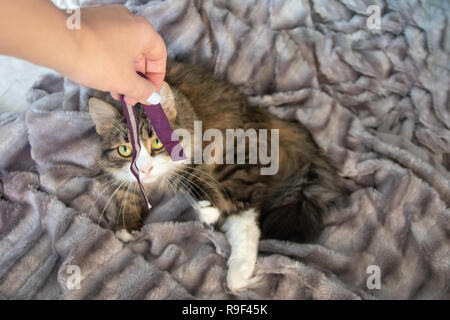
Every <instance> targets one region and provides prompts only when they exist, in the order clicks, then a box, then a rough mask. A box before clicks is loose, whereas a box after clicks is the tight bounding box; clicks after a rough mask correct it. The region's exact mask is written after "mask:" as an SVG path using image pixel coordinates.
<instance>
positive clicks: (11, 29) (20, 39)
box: [0, 0, 80, 73]
mask: <svg viewBox="0 0 450 320" xmlns="http://www.w3.org/2000/svg"><path fill="white" fill-rule="evenodd" d="M19 17H20V18H19ZM66 20H67V16H66V15H65V14H64V12H63V11H61V10H59V9H58V8H56V7H55V6H54V5H53V4H52V3H51V2H50V0H0V54H6V55H12V56H15V57H18V58H22V59H25V60H28V61H31V62H33V63H35V64H39V65H42V66H45V67H49V68H52V69H54V70H56V71H58V72H61V73H66V72H67V71H68V70H67V68H68V67H69V66H72V67H73V66H74V64H75V63H76V56H77V51H78V47H79V45H80V44H79V43H78V39H79V33H80V31H79V30H71V29H68V28H67V26H66Z"/></svg>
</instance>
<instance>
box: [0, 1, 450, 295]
mask: <svg viewBox="0 0 450 320" xmlns="http://www.w3.org/2000/svg"><path fill="white" fill-rule="evenodd" d="M112 2H115V3H117V2H120V1H113V0H105V1H100V0H98V1H84V2H82V4H83V5H87V4H93V3H95V4H103V3H112ZM122 2H123V3H125V4H126V5H127V6H128V7H129V8H130V10H132V11H133V12H136V13H139V14H141V15H143V16H145V17H147V18H148V19H149V20H150V21H151V22H152V24H153V25H154V27H155V28H156V29H157V30H158V31H159V32H160V33H161V34H162V36H163V37H164V39H165V41H166V43H167V46H168V52H169V55H170V56H171V57H174V58H176V59H179V60H185V61H190V62H193V63H198V64H202V65H205V66H206V67H209V68H210V69H211V70H212V71H213V72H215V73H216V74H217V75H218V76H222V77H224V78H226V79H228V80H229V81H231V82H233V83H235V84H236V85H238V86H239V88H240V89H241V90H242V91H243V92H244V93H245V94H247V95H248V97H249V101H250V102H251V104H252V105H261V106H264V107H267V108H269V109H270V110H271V111H272V112H274V113H276V114H277V115H279V116H280V117H282V118H284V119H290V120H297V121H301V122H303V123H304V124H305V125H306V126H307V127H308V128H309V129H310V130H311V132H312V134H313V136H314V138H315V140H316V141H317V142H318V144H319V145H320V146H321V147H322V148H323V149H324V150H325V152H326V153H327V154H328V155H329V156H330V158H331V159H333V161H334V163H335V164H336V165H337V166H338V168H339V169H340V170H341V172H342V175H343V176H345V177H348V178H349V179H351V181H352V182H353V185H352V190H353V192H352V194H351V199H350V200H351V201H350V205H349V206H348V207H346V208H341V209H339V210H335V211H333V212H331V213H330V214H329V215H328V216H327V217H326V229H325V231H324V232H323V234H322V236H321V237H320V239H319V241H318V242H317V243H314V244H313V243H305V244H295V243H290V242H280V241H275V240H265V241H262V242H261V243H260V247H259V250H260V251H259V258H258V262H257V266H256V271H255V272H256V275H257V276H258V277H259V278H260V280H259V282H257V283H256V284H255V285H254V286H253V287H250V288H248V289H247V290H244V291H242V292H240V293H238V294H232V293H230V292H228V291H227V289H226V285H225V274H226V260H227V256H228V255H229V246H228V244H227V241H226V239H225V237H224V235H223V234H222V233H220V232H217V231H214V230H212V229H208V228H206V227H205V226H204V225H202V224H201V223H200V222H198V221H196V214H195V211H194V210H193V209H191V208H189V205H188V204H187V202H186V201H184V199H183V197H182V196H180V197H175V198H171V199H163V200H161V202H160V203H159V204H157V205H156V206H155V207H154V208H153V209H152V211H151V214H150V215H149V217H148V219H147V220H146V222H145V226H144V227H143V229H142V230H141V232H140V233H139V235H138V239H137V240H136V241H134V242H132V243H129V244H125V243H122V242H121V241H120V240H119V239H117V238H116V237H115V235H114V233H113V232H112V231H111V230H110V228H109V227H110V226H109V225H108V221H109V220H108V217H111V216H112V215H113V214H114V212H115V211H116V210H117V208H115V205H114V204H113V203H112V202H110V203H108V199H109V195H107V194H102V192H103V191H104V189H105V186H102V185H101V184H100V183H99V182H98V179H97V175H98V171H97V169H96V166H95V164H96V161H97V160H98V157H99V144H98V142H99V140H98V136H97V135H96V133H95V130H94V126H93V122H92V120H91V118H90V116H89V113H88V112H87V99H88V98H89V96H92V95H96V96H99V97H102V96H104V95H103V94H102V93H99V92H93V91H91V90H88V89H86V88H82V87H79V86H78V85H76V84H74V83H71V82H69V81H67V80H64V79H63V78H60V77H56V76H47V77H45V78H43V80H42V81H41V82H40V83H39V84H38V85H37V86H36V87H35V88H33V90H32V91H31V92H30V95H29V98H30V103H31V107H30V110H29V111H28V112H26V113H25V114H12V113H9V114H2V115H1V116H0V141H1V144H0V169H1V172H2V173H1V185H0V297H2V298H7V299H8V298H13V299H16V298H25V299H132V298H137V299H181V298H193V299H195V298H199V299H229V298H237V299H246V298H250V299H254V298H262V299H361V298H363V299H372V298H383V299H436V298H445V299H448V298H450V211H449V209H448V207H449V204H450V186H449V181H450V172H449V171H450V109H449V83H450V72H449V52H450V26H449V18H448V17H449V13H450V8H449V2H447V1H438V0H436V1H431V0H430V1H425V0H424V1H418V0H392V1H384V0H367V1H364V0H340V1H324V0H309V1H307V0H272V1H269V0H267V1H266V0H264V1H257V0H246V1H244V0H236V1H226V0H203V1H190V0H172V1H170V0H168V1H151V2H148V3H146V2H145V1H138V0H130V1H126V2H124V1H122ZM370 5H376V6H378V9H380V14H381V20H380V21H379V27H380V29H376V28H368V24H367V20H368V19H369V20H370V19H375V20H374V21H376V16H375V18H374V17H373V16H372V17H369V16H371V15H372V14H373V12H375V11H376V9H375V11H370V12H369V13H368V7H369V6H370ZM375 13H376V12H375ZM371 21H372V20H371ZM369 22H370V21H369ZM372 22H373V21H372ZM375 23H376V22H375ZM369 26H373V24H370V23H369ZM217 107H218V108H220V106H217ZM105 207H106V210H105V211H104V212H103V208H105ZM102 213H103V214H102ZM378 280H379V281H378Z"/></svg>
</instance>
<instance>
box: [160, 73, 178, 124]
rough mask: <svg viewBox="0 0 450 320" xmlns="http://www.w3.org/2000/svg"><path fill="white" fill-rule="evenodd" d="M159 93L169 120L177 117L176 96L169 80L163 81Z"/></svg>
mask: <svg viewBox="0 0 450 320" xmlns="http://www.w3.org/2000/svg"><path fill="white" fill-rule="evenodd" d="M159 94H160V95H161V106H162V107H163V109H164V112H165V113H166V116H167V118H168V119H169V120H173V119H175V117H176V116H177V109H176V107H175V97H174V95H173V92H172V90H171V89H170V86H169V84H168V83H167V82H165V81H164V82H163V85H162V87H161V90H160V91H159Z"/></svg>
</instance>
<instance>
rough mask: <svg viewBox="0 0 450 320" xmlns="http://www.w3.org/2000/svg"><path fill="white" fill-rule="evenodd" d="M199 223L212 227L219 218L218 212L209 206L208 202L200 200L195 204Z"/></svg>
mask: <svg viewBox="0 0 450 320" xmlns="http://www.w3.org/2000/svg"><path fill="white" fill-rule="evenodd" d="M197 206H198V211H199V213H200V214H199V218H200V221H202V222H204V223H206V224H209V225H214V224H215V223H216V222H217V221H218V220H219V218H220V214H221V213H220V210H219V209H217V208H216V207H212V206H211V202H209V201H208V200H200V201H198V202H197Z"/></svg>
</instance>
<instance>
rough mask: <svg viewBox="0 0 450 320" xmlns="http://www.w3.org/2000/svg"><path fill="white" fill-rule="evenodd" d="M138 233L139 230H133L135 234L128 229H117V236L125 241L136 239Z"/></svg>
mask: <svg viewBox="0 0 450 320" xmlns="http://www.w3.org/2000/svg"><path fill="white" fill-rule="evenodd" d="M136 233H137V232H133V234H131V233H129V232H128V231H127V230H126V229H120V230H118V231H116V237H117V238H119V239H120V240H122V241H123V242H130V241H133V240H134V239H136Z"/></svg>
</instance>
